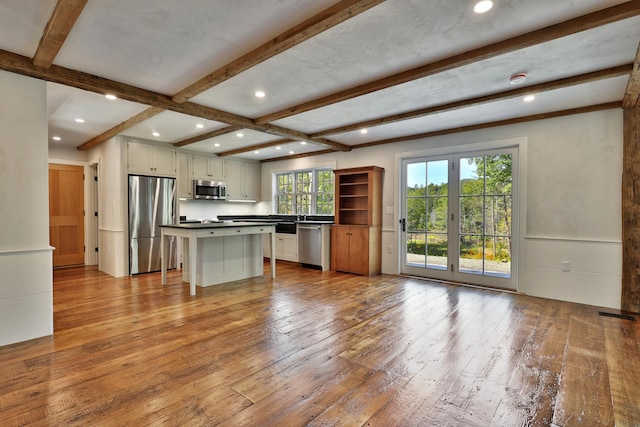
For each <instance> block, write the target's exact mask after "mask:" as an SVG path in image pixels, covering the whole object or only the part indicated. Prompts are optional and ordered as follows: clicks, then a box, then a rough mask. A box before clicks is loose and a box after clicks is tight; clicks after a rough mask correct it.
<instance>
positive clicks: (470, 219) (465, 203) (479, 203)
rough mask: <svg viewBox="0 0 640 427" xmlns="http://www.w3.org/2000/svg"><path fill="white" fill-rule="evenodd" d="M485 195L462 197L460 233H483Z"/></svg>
mask: <svg viewBox="0 0 640 427" xmlns="http://www.w3.org/2000/svg"><path fill="white" fill-rule="evenodd" d="M483 202H484V197H482V196H466V197H460V213H459V217H460V218H459V221H460V233H466V234H476V233H478V234H481V233H482V232H483V229H484V227H483V224H484V209H483V207H484V206H483V205H484V203H483Z"/></svg>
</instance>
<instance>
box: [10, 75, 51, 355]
mask: <svg viewBox="0 0 640 427" xmlns="http://www.w3.org/2000/svg"><path fill="white" fill-rule="evenodd" d="M0 93H2V102H1V103H0V196H1V197H2V203H0V219H1V221H0V345H5V344H10V343H14V342H18V341H25V340H29V339H32V338H37V337H41V336H46V335H51V334H52V333H53V278H52V249H51V247H50V246H49V177H48V166H47V154H48V148H47V94H46V86H45V83H44V82H43V81H40V80H36V79H32V78H28V77H22V76H18V75H16V74H11V73H7V72H4V71H0Z"/></svg>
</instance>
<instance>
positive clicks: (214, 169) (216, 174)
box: [207, 157, 227, 181]
mask: <svg viewBox="0 0 640 427" xmlns="http://www.w3.org/2000/svg"><path fill="white" fill-rule="evenodd" d="M207 160H208V161H207V171H208V172H209V176H210V177H211V179H213V180H215V181H224V180H225V178H226V175H227V174H226V171H225V161H224V160H223V159H221V158H219V157H209V158H208V159H207Z"/></svg>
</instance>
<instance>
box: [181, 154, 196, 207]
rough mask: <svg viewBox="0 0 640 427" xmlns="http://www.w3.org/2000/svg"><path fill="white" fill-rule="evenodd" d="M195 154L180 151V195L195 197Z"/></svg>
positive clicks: (188, 197)
mask: <svg viewBox="0 0 640 427" xmlns="http://www.w3.org/2000/svg"><path fill="white" fill-rule="evenodd" d="M192 184H193V156H192V155H191V154H187V153H178V197H179V198H181V199H192V198H193V185H192Z"/></svg>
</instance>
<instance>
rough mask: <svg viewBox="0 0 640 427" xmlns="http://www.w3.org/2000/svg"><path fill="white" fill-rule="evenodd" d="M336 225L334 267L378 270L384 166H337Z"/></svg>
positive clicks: (361, 271) (362, 271) (367, 271)
mask: <svg viewBox="0 0 640 427" xmlns="http://www.w3.org/2000/svg"><path fill="white" fill-rule="evenodd" d="M334 173H335V178H336V179H335V188H336V190H335V200H336V213H335V225H334V226H333V227H332V231H331V266H332V269H333V270H336V271H344V272H349V273H356V274H363V275H368V276H371V275H374V274H379V273H380V264H381V262H380V258H381V239H382V224H381V223H382V175H383V173H384V169H383V168H381V167H378V166H365V167H358V168H350V169H337V170H335V171H334Z"/></svg>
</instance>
